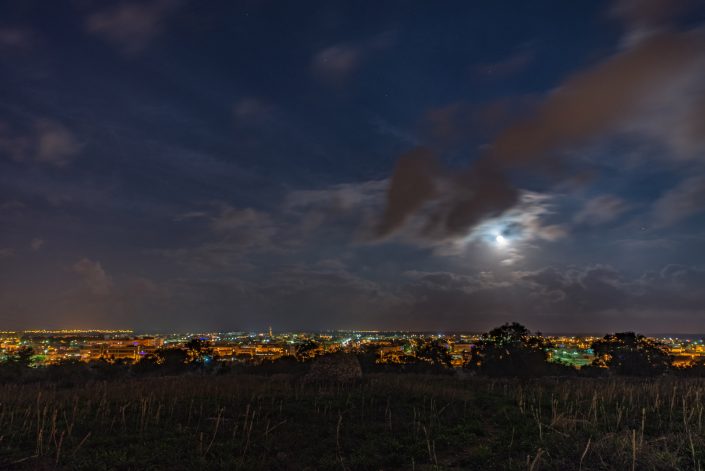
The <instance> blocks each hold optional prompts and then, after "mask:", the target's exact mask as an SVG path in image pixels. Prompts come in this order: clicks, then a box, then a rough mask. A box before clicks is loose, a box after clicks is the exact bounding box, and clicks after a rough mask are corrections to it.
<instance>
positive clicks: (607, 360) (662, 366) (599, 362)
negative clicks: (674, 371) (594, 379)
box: [592, 332, 672, 376]
mask: <svg viewBox="0 0 705 471" xmlns="http://www.w3.org/2000/svg"><path fill="white" fill-rule="evenodd" d="M592 349H593V350H594V352H595V356H596V357H597V358H596V359H595V361H594V363H593V364H594V365H595V366H606V367H608V368H609V369H610V370H611V371H613V372H614V373H616V374H619V375H626V376H653V375H658V374H663V373H665V372H667V371H668V370H669V369H670V366H671V361H672V358H671V356H670V355H669V354H668V348H667V347H666V346H665V345H664V344H662V343H661V342H658V341H656V340H653V339H649V338H646V337H644V336H643V335H637V334H635V333H634V332H621V333H617V334H614V335H605V337H604V338H602V339H601V340H598V341H596V342H594V343H593V344H592Z"/></svg>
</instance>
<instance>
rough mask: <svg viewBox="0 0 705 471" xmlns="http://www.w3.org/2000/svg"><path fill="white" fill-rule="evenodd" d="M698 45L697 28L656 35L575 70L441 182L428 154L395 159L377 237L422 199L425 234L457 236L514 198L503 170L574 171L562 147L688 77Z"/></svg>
mask: <svg viewBox="0 0 705 471" xmlns="http://www.w3.org/2000/svg"><path fill="white" fill-rule="evenodd" d="M704 46H705V42H703V38H702V35H701V34H700V33H663V34H660V35H656V36H653V37H651V38H649V39H647V40H644V41H642V42H640V43H638V44H636V45H635V46H634V47H632V48H630V49H628V50H626V51H622V52H619V53H617V54H615V55H614V56H612V57H610V58H608V59H607V60H605V61H603V62H601V63H599V64H597V65H595V66H593V67H590V68H588V69H587V70H584V71H581V72H578V73H576V74H574V75H573V76H572V77H569V78H568V79H567V80H566V81H564V82H563V83H562V84H560V85H559V86H558V87H557V88H556V89H555V90H554V91H553V92H552V93H550V94H549V95H548V96H547V97H546V99H545V100H544V101H543V103H540V104H539V105H538V106H537V107H536V108H535V109H534V110H533V112H531V113H530V115H529V116H528V117H527V118H525V119H520V120H519V121H516V122H514V123H513V124H511V125H510V126H508V127H506V128H504V129H503V130H502V131H500V132H499V133H498V135H497V136H496V138H495V139H494V140H493V141H492V143H491V144H490V146H489V148H488V150H487V151H486V152H485V153H484V155H483V156H481V158H480V159H479V160H478V161H476V162H475V163H473V164H472V165H471V167H470V168H469V169H467V170H463V171H460V172H456V174H455V175H453V176H450V177H448V176H446V177H445V178H444V179H441V178H439V177H437V180H438V181H440V182H442V183H440V184H438V183H437V182H436V181H434V175H442V173H441V171H439V170H437V169H436V167H435V166H434V165H433V164H432V162H433V158H432V156H431V155H432V154H431V152H430V151H428V150H416V151H414V152H412V153H410V154H409V155H410V156H411V157H409V156H408V155H405V156H402V157H401V158H400V159H399V162H398V164H397V168H396V170H395V172H394V174H393V175H392V178H391V182H390V187H389V193H388V206H387V210H386V211H385V213H384V217H383V222H382V224H381V226H380V231H379V235H380V236H387V235H389V234H390V233H392V232H394V231H395V230H398V229H399V228H400V227H401V226H402V225H403V224H404V222H405V221H407V220H408V218H409V217H410V216H411V215H412V214H415V213H418V212H419V211H420V209H421V208H423V207H424V206H425V205H427V204H429V203H437V207H436V210H435V211H433V212H430V213H429V214H430V215H429V216H427V222H426V224H425V229H424V233H425V234H427V235H428V236H429V237H434V238H445V237H449V236H453V235H459V234H464V233H467V232H468V231H469V230H471V229H472V228H473V227H474V226H475V225H477V224H478V223H480V222H482V221H483V220H484V219H487V218H489V217H495V216H497V215H500V214H502V213H503V212H504V211H506V210H508V209H510V208H512V207H513V206H514V205H515V204H516V203H517V202H518V194H519V192H518V190H517V189H516V188H515V187H514V184H513V183H512V182H511V181H510V178H509V176H508V175H509V173H510V172H514V171H517V170H523V171H530V172H539V173H540V174H543V175H547V176H549V177H551V178H554V179H558V180H560V179H564V178H567V176H568V170H572V171H575V169H574V168H572V167H573V165H572V163H571V162H570V161H569V160H568V159H567V158H566V156H565V155H566V154H567V155H570V154H569V152H568V151H570V150H572V149H574V148H576V147H578V146H581V145H584V144H585V143H586V142H588V141H589V140H590V139H593V138H595V137H598V136H600V135H605V134H609V133H614V132H616V131H617V130H618V129H617V128H618V126H619V125H620V124H621V123H623V122H625V121H627V120H628V119H629V118H631V117H635V116H637V115H638V114H639V113H640V111H642V105H643V104H644V102H646V101H648V100H649V99H651V96H652V95H654V94H659V92H660V91H661V90H662V89H663V88H664V87H665V86H666V85H667V84H669V83H672V82H673V81H674V80H678V78H680V77H681V76H682V75H683V74H690V73H691V70H692V68H693V67H695V68H696V69H697V70H699V68H698V67H697V65H698V63H699V61H702V60H703V58H704V57H705V47H704ZM703 77H705V75H703ZM697 91H698V92H699V93H702V92H703V90H702V88H700V89H698V90H697ZM438 187H442V188H444V190H443V191H441V190H439V189H438Z"/></svg>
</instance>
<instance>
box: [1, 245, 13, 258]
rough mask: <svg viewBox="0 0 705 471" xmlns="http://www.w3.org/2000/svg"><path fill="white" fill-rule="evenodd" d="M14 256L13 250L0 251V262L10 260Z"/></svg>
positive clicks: (4, 249)
mask: <svg viewBox="0 0 705 471" xmlns="http://www.w3.org/2000/svg"><path fill="white" fill-rule="evenodd" d="M14 256H15V251H14V249H8V248H3V249H0V260H2V259H5V258H11V257H14Z"/></svg>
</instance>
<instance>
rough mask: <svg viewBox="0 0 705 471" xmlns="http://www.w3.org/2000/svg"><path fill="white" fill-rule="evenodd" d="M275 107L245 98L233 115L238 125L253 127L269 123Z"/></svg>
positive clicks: (235, 108)
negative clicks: (253, 125)
mask: <svg viewBox="0 0 705 471" xmlns="http://www.w3.org/2000/svg"><path fill="white" fill-rule="evenodd" d="M273 113H274V107H273V106H272V105H269V104H267V103H264V102H263V101H262V100H259V99H257V98H254V97H247V98H243V99H241V100H240V101H238V102H237V103H236V104H235V106H234V107H233V114H234V115H235V119H236V120H237V121H238V123H241V124H246V125H251V124H262V123H265V122H267V121H269V120H270V119H271V118H272V114H273Z"/></svg>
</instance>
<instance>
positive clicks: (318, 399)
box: [0, 374, 705, 470]
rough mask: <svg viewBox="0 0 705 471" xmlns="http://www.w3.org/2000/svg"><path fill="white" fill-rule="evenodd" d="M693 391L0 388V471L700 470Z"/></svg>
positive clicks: (263, 385) (412, 380) (174, 385)
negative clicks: (108, 470) (232, 470)
mask: <svg viewBox="0 0 705 471" xmlns="http://www.w3.org/2000/svg"><path fill="white" fill-rule="evenodd" d="M704 398H705V381H702V380H696V379H693V380H685V379H676V378H659V379H649V380H644V379H588V378H571V379H562V380H561V379H555V380H552V379H542V380H536V381H533V382H519V381H514V380H490V379H481V378H466V379H462V378H458V377H454V376H446V375H439V376H418V375H411V374H406V375H401V374H379V375H367V376H365V377H364V379H363V380H361V381H359V382H357V383H355V384H353V385H323V384H304V383H302V382H301V381H300V380H298V379H296V378H292V377H287V376H273V377H264V376H248V375H225V376H203V377H201V376H197V375H194V376H181V377H162V378H145V379H129V380H125V381H115V382H103V383H93V384H89V385H86V386H75V387H68V388H58V387H56V386H41V385H38V384H28V385H4V386H0V466H2V467H4V468H5V469H55V468H60V469H85V470H101V469H122V470H128V469H170V470H179V469H242V470H254V469H274V470H276V469H281V470H287V469H292V470H305V469H312V470H313V469H339V470H354V469H370V470H392V469H417V470H430V469H502V470H504V469H533V470H538V469H544V470H546V469H552V470H570V469H583V470H590V469H624V470H630V469H635V470H637V469H638V470H646V469H702V467H703V463H705V434H704V430H703V426H704V425H705V424H704V423H703V421H704V418H703V408H704V407H705V401H704Z"/></svg>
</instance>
